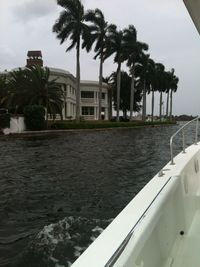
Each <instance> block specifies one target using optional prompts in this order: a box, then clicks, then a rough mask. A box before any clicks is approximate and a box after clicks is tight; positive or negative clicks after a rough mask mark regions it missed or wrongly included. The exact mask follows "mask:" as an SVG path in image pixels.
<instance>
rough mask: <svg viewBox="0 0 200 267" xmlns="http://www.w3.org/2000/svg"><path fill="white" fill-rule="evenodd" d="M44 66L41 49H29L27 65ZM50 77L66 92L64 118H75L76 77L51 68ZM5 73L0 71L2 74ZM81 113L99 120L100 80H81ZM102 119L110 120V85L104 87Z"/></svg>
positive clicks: (86, 117)
mask: <svg viewBox="0 0 200 267" xmlns="http://www.w3.org/2000/svg"><path fill="white" fill-rule="evenodd" d="M34 65H39V66H43V60H42V53H41V51H28V53H27V66H34ZM49 69H50V78H51V79H54V78H57V81H56V82H58V83H59V85H60V86H61V88H62V89H63V92H64V99H63V111H62V113H63V119H64V120H69V119H75V117H76V78H75V77H74V76H73V75H72V74H71V73H70V72H68V71H65V70H62V69H57V68H50V67H49ZM1 74H3V73H0V75H1ZM80 90H81V99H80V104H81V106H80V113H81V114H80V115H81V116H82V117H83V118H84V119H85V120H97V119H98V113H99V106H98V103H99V83H98V81H81V86H80ZM101 98H102V112H101V114H102V119H104V120H108V117H109V116H108V112H109V99H108V86H107V84H105V83H103V87H102V97H101Z"/></svg>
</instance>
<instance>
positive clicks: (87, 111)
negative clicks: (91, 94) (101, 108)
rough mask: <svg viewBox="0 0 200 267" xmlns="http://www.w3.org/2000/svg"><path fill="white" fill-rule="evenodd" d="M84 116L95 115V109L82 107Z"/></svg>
mask: <svg viewBox="0 0 200 267" xmlns="http://www.w3.org/2000/svg"><path fill="white" fill-rule="evenodd" d="M82 115H94V107H82Z"/></svg>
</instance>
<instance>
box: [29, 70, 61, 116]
mask: <svg viewBox="0 0 200 267" xmlns="http://www.w3.org/2000/svg"><path fill="white" fill-rule="evenodd" d="M25 72H26V78H27V83H26V84H27V87H28V91H29V93H28V94H27V95H28V97H29V102H28V104H29V105H33V104H34V105H40V106H43V107H45V108H46V118H48V113H50V114H57V113H58V114H60V116H61V118H62V108H63V98H64V95H63V91H62V89H61V87H60V86H59V84H58V83H57V82H56V81H57V79H50V70H49V68H47V67H45V68H42V67H39V66H33V67H29V68H27V69H26V70H25Z"/></svg>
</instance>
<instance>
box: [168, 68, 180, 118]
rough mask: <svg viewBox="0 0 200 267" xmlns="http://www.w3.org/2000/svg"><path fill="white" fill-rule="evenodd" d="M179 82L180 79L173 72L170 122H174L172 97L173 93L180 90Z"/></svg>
mask: <svg viewBox="0 0 200 267" xmlns="http://www.w3.org/2000/svg"><path fill="white" fill-rule="evenodd" d="M178 82H179V78H178V77H177V76H176V75H175V74H174V72H173V76H172V79H171V85H170V87H171V91H170V112H169V114H170V115H169V116H170V121H171V120H172V95H173V92H174V93H175V92H176V91H177V89H178Z"/></svg>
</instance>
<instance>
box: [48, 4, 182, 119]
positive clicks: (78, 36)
mask: <svg viewBox="0 0 200 267" xmlns="http://www.w3.org/2000/svg"><path fill="white" fill-rule="evenodd" d="M57 4H58V5H59V6H61V7H62V8H63V10H62V11H61V13H60V16H59V18H58V19H57V20H56V22H55V24H54V26H53V32H55V33H56V36H57V38H58V39H59V40H60V43H61V44H63V43H64V42H66V41H68V40H70V44H69V46H68V47H67V49H66V52H68V51H70V50H71V49H73V48H75V49H76V85H77V86H76V87H77V94H76V120H77V121H79V120H80V51H81V48H82V49H86V51H87V52H89V51H90V50H91V49H92V48H93V47H94V52H95V57H94V59H99V62H100V63H99V120H100V119H101V95H102V82H103V63H104V62H105V60H106V59H108V58H109V57H110V56H112V55H114V63H116V64H117V69H116V75H115V77H116V78H115V81H114V85H115V86H116V105H115V106H116V111H117V121H119V111H120V101H121V99H120V91H121V86H122V85H121V78H122V75H121V66H122V63H123V62H126V64H127V66H128V68H129V72H130V77H131V90H130V97H129V99H130V107H129V110H130V119H132V116H133V111H137V110H138V105H137V98H136V90H138V89H140V92H141V94H142V119H143V120H145V117H146V95H147V93H150V92H151V93H152V120H153V117H154V93H155V92H156V91H157V92H159V93H160V118H161V114H162V101H163V93H164V92H165V93H167V110H166V116H167V117H168V116H169V117H170V118H172V94H173V92H176V90H177V88H178V81H179V79H178V77H177V76H176V75H175V70H174V69H171V71H166V70H165V66H164V65H163V64H161V63H157V62H155V61H154V60H153V59H152V58H150V55H149V54H148V53H147V52H148V45H147V44H146V43H143V42H140V41H138V39H137V31H136V29H135V27H134V26H133V25H129V26H128V27H127V28H125V29H123V30H119V29H118V28H117V26H116V25H114V24H110V23H108V21H107V20H106V19H105V16H104V14H103V12H102V11H101V10H100V9H98V8H97V9H95V10H85V8H84V5H83V4H82V2H81V0H57ZM169 98H170V101H169ZM169 102H170V104H169Z"/></svg>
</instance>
